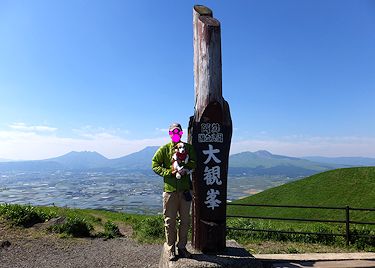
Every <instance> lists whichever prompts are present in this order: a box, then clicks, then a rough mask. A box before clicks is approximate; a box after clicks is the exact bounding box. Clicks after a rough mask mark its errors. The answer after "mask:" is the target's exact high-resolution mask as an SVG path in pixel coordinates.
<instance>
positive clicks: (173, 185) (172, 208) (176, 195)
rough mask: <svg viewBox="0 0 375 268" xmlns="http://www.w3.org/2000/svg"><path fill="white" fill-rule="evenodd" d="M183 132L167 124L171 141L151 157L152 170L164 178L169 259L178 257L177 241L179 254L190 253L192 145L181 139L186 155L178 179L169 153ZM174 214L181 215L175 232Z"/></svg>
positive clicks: (164, 212) (175, 218) (174, 124)
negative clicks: (188, 248)
mask: <svg viewBox="0 0 375 268" xmlns="http://www.w3.org/2000/svg"><path fill="white" fill-rule="evenodd" d="M182 134H183V132H182V128H181V125H180V124H178V123H173V124H172V125H171V126H170V127H169V136H170V137H171V139H172V141H171V142H170V143H168V144H166V145H164V146H161V147H160V148H159V149H158V150H157V152H156V153H155V155H154V157H153V158H152V170H153V171H154V172H155V173H156V174H158V175H160V176H162V177H163V178H164V191H163V215H164V226H165V237H166V243H167V246H168V250H169V260H170V261H175V260H177V257H176V248H175V247H176V242H177V249H178V256H179V257H183V258H190V257H191V253H190V252H188V251H187V250H186V244H187V236H188V230H189V226H190V205H191V181H190V175H189V172H186V170H189V171H192V170H193V169H194V168H195V166H196V163H195V162H196V154H195V151H194V148H193V146H192V145H190V144H188V143H184V145H185V150H186V152H187V154H188V155H189V159H188V162H187V163H186V164H184V169H182V170H181V171H180V172H179V173H180V175H181V178H180V179H177V178H176V174H175V172H173V171H172V157H173V154H174V153H175V147H176V145H177V144H178V143H179V142H181V136H182ZM177 215H179V217H180V225H179V230H178V234H177V230H176V221H177ZM177 237H178V241H177Z"/></svg>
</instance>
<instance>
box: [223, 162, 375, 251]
mask: <svg viewBox="0 0 375 268" xmlns="http://www.w3.org/2000/svg"><path fill="white" fill-rule="evenodd" d="M374 189H375V167H360V168H344V169H337V170H331V171H327V172H323V173H320V174H316V175H313V176H311V177H308V178H305V179H302V180H299V181H294V182H291V183H288V184H284V185H281V186H278V187H275V188H271V189H268V190H265V191H263V192H261V193H258V194H256V195H253V196H249V197H246V198H243V199H241V200H237V201H235V202H233V203H234V204H258V205H259V204H262V205H297V206H326V207H341V208H344V207H345V206H349V207H352V208H375V191H374ZM228 215H237V216H259V217H278V218H298V219H318V220H345V210H339V209H338V210H323V209H308V208H302V209H301V208H279V207H243V206H235V205H233V206H232V205H228ZM350 220H351V221H362V222H363V221H365V222H375V211H350ZM228 226H229V227H236V228H247V229H271V230H284V231H302V232H321V233H340V234H345V224H341V223H313V222H307V223H306V222H297V221H280V220H257V219H241V218H239V219H238V218H229V219H228ZM350 230H351V232H352V233H353V234H365V235H367V234H372V235H375V226H374V225H357V224H356V225H355V224H351V225H350ZM229 235H231V236H233V237H235V238H237V239H239V240H243V241H246V240H251V239H261V240H262V239H271V240H281V241H282V240H285V241H303V242H318V243H320V242H321V243H325V244H345V241H344V238H343V237H332V236H319V235H285V234H276V233H267V232H246V231H243V232H239V231H233V232H232V231H230V232H229ZM351 243H352V244H356V245H357V247H359V248H366V247H367V246H366V245H369V246H370V247H373V246H375V239H374V238H357V239H356V240H354V236H353V237H352V241H351Z"/></svg>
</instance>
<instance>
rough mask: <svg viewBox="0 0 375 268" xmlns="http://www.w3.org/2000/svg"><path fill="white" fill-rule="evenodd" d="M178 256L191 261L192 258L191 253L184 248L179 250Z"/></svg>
mask: <svg viewBox="0 0 375 268" xmlns="http://www.w3.org/2000/svg"><path fill="white" fill-rule="evenodd" d="M178 256H179V257H181V258H188V259H191V257H192V255H191V253H190V252H189V251H188V250H187V249H186V248H179V249H178Z"/></svg>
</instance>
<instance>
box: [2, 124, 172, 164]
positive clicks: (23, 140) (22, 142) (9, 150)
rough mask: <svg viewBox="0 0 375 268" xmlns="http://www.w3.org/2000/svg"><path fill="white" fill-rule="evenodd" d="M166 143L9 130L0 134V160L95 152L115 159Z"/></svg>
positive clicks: (109, 133)
mask: <svg viewBox="0 0 375 268" xmlns="http://www.w3.org/2000/svg"><path fill="white" fill-rule="evenodd" d="M13 125H14V124H12V126H13ZM28 127H30V126H28ZM28 129H30V128H28ZM168 141H169V138H168V136H166V137H156V138H149V139H133V140H132V139H125V138H123V137H120V136H118V135H115V134H114V133H113V131H111V130H109V131H106V130H105V129H100V131H98V132H94V131H93V129H90V131H88V132H84V131H83V130H81V131H80V132H79V135H78V136H76V137H73V138H72V137H69V138H68V137H61V136H59V135H57V134H56V133H52V132H49V134H46V133H39V132H37V131H34V132H32V131H31V130H30V131H29V130H27V131H26V130H25V129H24V128H14V127H10V130H0V157H1V158H7V159H14V160H36V159H46V158H51V157H55V156H59V155H63V154H66V153H68V152H70V151H96V152H99V153H101V154H103V155H104V156H106V157H108V158H117V157H121V156H124V155H127V154H130V153H133V152H136V151H139V150H141V149H143V148H145V147H146V146H155V145H156V146H159V145H162V144H164V143H167V142H168Z"/></svg>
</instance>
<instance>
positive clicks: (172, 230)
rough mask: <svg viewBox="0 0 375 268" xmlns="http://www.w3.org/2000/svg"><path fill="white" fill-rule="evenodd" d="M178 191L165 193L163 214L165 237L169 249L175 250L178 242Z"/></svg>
mask: <svg viewBox="0 0 375 268" xmlns="http://www.w3.org/2000/svg"><path fill="white" fill-rule="evenodd" d="M178 203H179V202H178V195H177V193H166V192H164V193H163V215H164V229H165V238H166V242H167V246H168V250H169V251H173V252H175V244H176V237H177V234H176V217H177V209H178Z"/></svg>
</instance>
